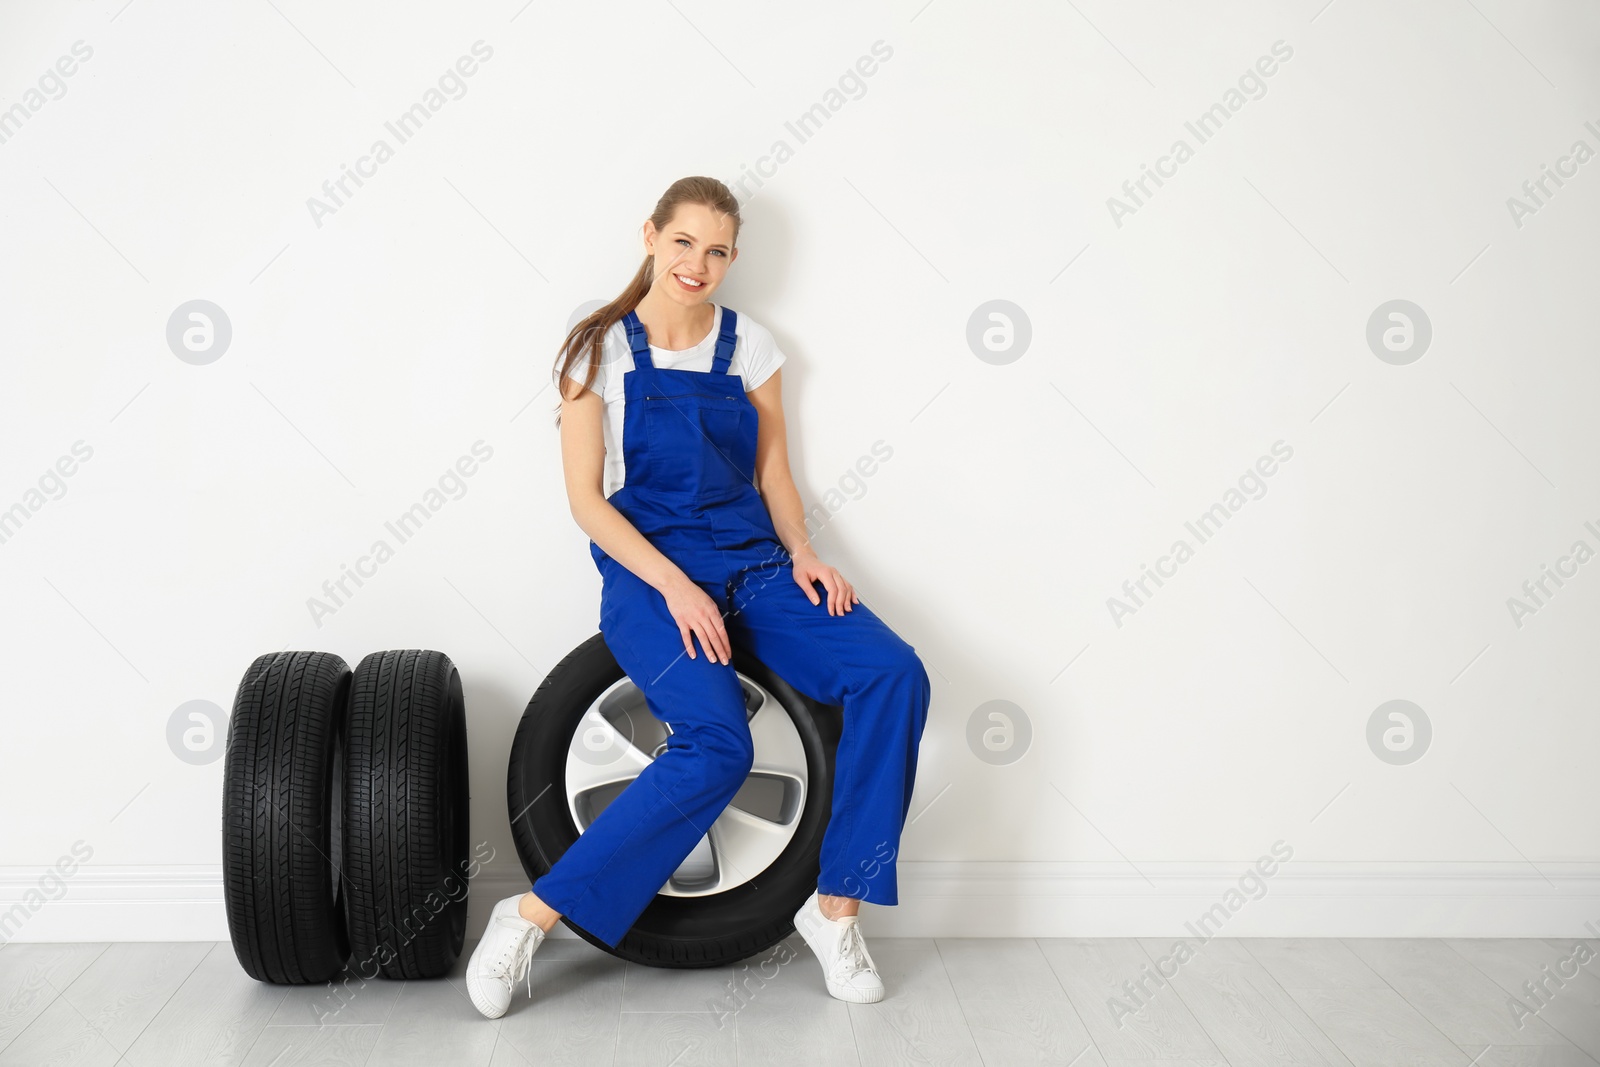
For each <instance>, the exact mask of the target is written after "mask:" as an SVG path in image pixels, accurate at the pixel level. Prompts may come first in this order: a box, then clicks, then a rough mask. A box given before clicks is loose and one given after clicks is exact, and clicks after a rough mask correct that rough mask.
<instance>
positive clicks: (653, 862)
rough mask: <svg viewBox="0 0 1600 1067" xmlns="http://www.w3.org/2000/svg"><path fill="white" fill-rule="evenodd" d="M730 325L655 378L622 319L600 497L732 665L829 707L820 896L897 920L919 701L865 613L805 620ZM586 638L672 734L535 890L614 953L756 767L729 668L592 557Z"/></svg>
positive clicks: (915, 684) (808, 614)
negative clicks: (626, 368)
mask: <svg viewBox="0 0 1600 1067" xmlns="http://www.w3.org/2000/svg"><path fill="white" fill-rule="evenodd" d="M736 322H737V317H736V316H735V314H734V312H733V311H732V310H731V309H729V308H726V307H724V308H723V309H722V328H721V330H720V331H719V333H718V336H717V343H716V355H715V357H714V359H713V361H712V368H711V370H710V371H688V370H674V369H668V368H657V367H656V366H655V365H654V364H653V363H652V362H651V360H650V346H649V343H648V340H647V337H646V334H645V329H644V326H643V324H642V323H641V322H640V321H639V317H638V316H637V315H636V314H635V313H634V312H632V311H629V312H628V314H627V316H626V317H625V318H624V319H623V324H624V326H625V328H626V330H627V335H628V343H629V347H630V348H631V349H632V350H633V362H634V370H632V371H630V372H628V373H627V374H625V375H624V376H623V379H622V381H623V389H624V396H625V398H626V402H625V405H624V408H623V427H622V438H623V440H622V448H623V457H624V468H625V479H624V484H623V485H622V487H621V488H619V489H617V491H616V492H614V493H613V494H612V495H611V496H610V497H609V498H608V499H609V500H610V502H611V503H612V504H613V505H614V506H615V507H616V508H617V510H619V511H621V512H622V514H623V515H625V516H626V517H627V518H628V520H629V521H630V522H632V523H633V525H634V526H635V527H636V528H637V529H638V530H639V532H640V533H641V534H643V535H644V536H645V538H646V539H648V540H649V541H650V542H651V544H653V545H655V547H656V548H657V549H659V550H660V551H661V552H662V554H663V555H665V556H666V557H667V558H668V559H670V560H672V561H673V562H674V563H676V564H677V565H678V566H679V567H681V568H682V569H683V571H684V573H685V574H687V575H688V576H689V578H690V579H691V580H693V581H694V583H695V584H696V585H698V586H699V587H700V588H701V589H703V590H705V591H706V593H707V594H708V595H709V596H710V597H711V598H712V600H713V601H715V602H716V604H717V607H718V609H719V610H720V611H721V612H722V613H723V626H724V628H725V629H726V630H727V632H728V640H729V643H730V644H731V645H732V647H734V648H735V649H740V648H742V649H746V650H748V651H749V652H750V653H751V654H753V655H754V656H755V657H756V658H757V659H759V660H760V661H761V662H762V663H764V664H766V665H767V666H768V667H769V668H771V669H772V670H773V671H774V672H776V673H777V674H778V676H779V677H781V678H783V679H784V680H785V681H786V682H788V683H789V684H790V685H792V686H793V687H794V688H795V689H797V690H799V691H800V692H801V693H804V694H805V695H806V696H808V697H811V698H812V699H814V700H817V701H820V702H822V703H824V704H829V705H835V706H842V708H843V730H842V733H841V735H840V738H839V744H838V748H837V751H836V755H835V769H834V785H833V809H832V815H831V817H830V821H829V823H828V828H827V830H826V831H825V833H824V835H823V841H822V854H821V870H820V873H819V875H818V879H817V887H818V890H819V891H820V892H822V893H826V894H832V895H837V896H849V897H857V898H859V899H862V900H866V901H869V902H871V903H874V904H898V903H899V888H898V885H897V882H896V879H895V862H894V861H895V859H896V858H897V857H898V855H899V851H900V830H901V828H902V827H903V826H904V824H905V819H906V816H907V814H908V813H909V810H910V806H911V790H912V785H913V781H914V778H915V775H916V768H917V746H918V744H919V743H920V741H921V738H922V730H923V726H924V724H925V723H926V721H927V715H928V705H929V702H930V699H931V689H930V686H929V683H928V675H927V672H926V671H925V670H924V669H923V665H922V661H921V660H920V659H919V658H918V657H917V655H916V652H915V651H914V650H913V649H912V646H911V645H909V644H907V643H906V642H905V641H904V640H902V639H901V638H900V637H899V636H898V635H897V634H895V632H894V631H893V630H891V629H890V628H889V627H888V626H887V625H886V624H885V623H884V622H883V621H882V620H881V619H879V618H878V616H877V615H875V614H874V613H873V612H872V611H871V610H870V609H869V608H868V607H867V606H866V604H864V603H860V604H856V605H854V607H853V608H852V609H851V610H850V611H848V612H845V613H844V614H842V615H829V614H828V596H827V590H826V589H825V588H824V587H823V586H822V584H821V583H820V582H817V583H814V588H815V590H816V592H817V594H818V596H819V599H820V600H821V603H819V604H812V603H811V601H810V599H809V598H808V597H807V596H806V594H805V593H804V591H802V590H801V588H800V586H799V584H798V583H797V582H795V580H794V577H793V573H792V571H791V564H792V560H791V559H790V556H789V553H788V551H787V550H786V549H785V548H784V547H783V543H782V542H781V541H780V540H779V539H778V536H777V533H776V532H775V531H774V529H773V526H772V518H771V516H770V515H769V514H768V512H767V508H766V504H765V502H764V501H763V500H762V499H761V496H760V494H759V493H758V492H757V491H756V487H755V483H754V477H755V460H756V429H757V422H758V418H759V415H758V412H757V411H756V409H755V405H754V404H752V403H751V402H750V399H749V397H747V396H746V395H745V391H744V380H743V379H742V378H741V377H739V376H738V375H734V374H729V373H728V365H729V363H730V361H731V360H732V358H733V349H734V343H735V334H734V326H735V323H736ZM589 549H590V555H591V556H592V557H593V558H594V561H595V565H596V566H597V567H598V568H599V569H600V576H601V592H600V631H601V633H602V634H603V635H604V637H605V641H606V644H607V646H608V647H609V648H610V649H611V652H612V655H614V656H615V657H616V660H617V663H618V665H620V666H621V667H622V669H623V670H624V671H625V672H627V675H628V677H629V678H630V679H631V680H632V681H633V682H634V683H635V684H636V685H637V686H638V687H639V688H640V689H641V690H642V691H643V693H644V696H645V701H646V706H647V707H648V708H649V709H650V712H651V714H652V715H654V716H655V717H656V718H657V719H660V720H662V721H663V722H665V723H667V724H668V725H670V726H671V728H672V732H671V734H670V735H669V736H668V739H667V748H666V751H665V752H663V753H662V754H661V755H660V756H657V757H656V759H655V760H654V761H653V762H651V763H650V764H649V765H648V766H647V767H646V768H645V769H644V771H642V772H641V773H640V774H639V776H638V777H637V778H636V779H634V781H632V782H631V783H629V785H628V786H627V788H626V789H624V790H623V791H622V792H621V793H620V794H619V795H618V796H617V797H616V798H615V799H614V800H612V802H611V803H610V804H609V805H607V806H606V808H605V809H604V810H603V811H602V812H601V813H600V814H599V816H598V817H596V818H595V820H594V822H592V823H591V824H590V825H589V826H588V828H587V829H585V830H584V831H583V833H582V834H580V835H579V837H578V840H577V841H575V842H574V843H573V844H572V845H571V846H570V847H569V848H568V849H567V850H566V852H564V853H563V854H562V855H561V856H560V857H559V858H558V859H557V860H556V862H555V863H554V864H553V865H552V866H551V869H550V870H549V871H548V872H546V873H545V874H544V875H542V876H541V877H540V878H539V879H538V880H537V881H535V882H534V883H533V891H534V892H535V893H536V894H538V896H539V898H540V899H541V900H543V901H544V902H545V903H546V904H548V905H549V906H550V907H552V908H554V909H555V910H556V911H558V912H560V913H561V914H562V915H564V916H566V917H568V918H570V919H571V920H572V921H573V922H574V923H576V924H577V925H578V926H580V927H582V928H583V929H584V930H586V931H588V932H589V933H590V934H591V935H593V936H595V937H596V938H599V939H600V940H602V941H604V942H605V943H606V944H608V945H610V946H612V947H613V948H614V947H616V945H617V944H618V943H619V942H620V941H621V940H622V937H623V935H624V934H626V933H627V932H628V930H629V928H631V927H632V926H633V924H634V921H635V920H636V919H638V917H639V915H640V913H641V912H643V911H644V909H645V908H646V907H647V906H648V905H649V904H650V902H651V900H653V899H654V897H655V895H656V894H657V893H658V892H659V891H660V890H661V888H662V886H664V885H666V883H667V880H668V878H670V877H671V875H672V873H673V872H674V871H675V870H677V868H678V866H679V865H680V864H681V863H682V862H683V861H684V859H685V858H686V857H687V856H688V855H689V853H690V852H691V851H692V850H693V849H694V847H695V845H696V844H698V843H699V841H700V839H701V838H702V837H704V836H705V834H706V832H707V830H708V829H709V828H710V826H711V824H712V822H713V821H715V820H716V818H717V816H718V815H720V814H721V813H722V811H723V809H724V808H726V807H727V805H728V802H729V801H731V800H732V799H733V796H734V794H735V793H737V792H738V791H739V787H740V786H741V785H743V784H744V781H745V778H746V776H747V775H748V774H749V772H750V769H751V766H752V764H753V759H754V750H753V747H752V742H751V736H750V727H749V725H748V723H747V721H746V711H745V702H744V694H743V692H742V691H741V689H740V687H739V682H738V679H737V677H736V675H735V673H734V667H733V665H732V664H721V663H717V662H715V661H714V660H712V658H711V657H710V656H709V655H707V654H706V652H705V650H704V648H703V647H701V646H700V642H699V638H698V637H697V636H695V635H692V634H691V638H690V639H691V640H693V641H694V642H695V645H696V649H695V657H694V658H693V659H691V658H690V657H689V656H688V655H687V654H686V653H685V651H684V647H683V638H682V637H681V636H680V634H679V631H678V625H677V623H676V622H675V621H674V620H673V618H672V614H671V613H670V612H669V611H668V610H667V604H666V599H665V598H664V597H663V596H662V595H661V593H660V592H658V591H657V590H656V589H655V588H654V587H652V586H650V585H649V584H648V583H646V582H645V581H644V580H643V579H641V578H639V577H638V576H637V575H635V574H634V573H633V572H632V571H630V570H628V569H627V568H626V567H624V566H623V565H622V564H620V563H618V562H617V561H616V560H614V559H612V558H611V557H610V556H608V555H606V553H605V552H604V551H602V550H601V548H600V546H599V545H597V544H595V543H594V542H592V541H591V542H590V545H589Z"/></svg>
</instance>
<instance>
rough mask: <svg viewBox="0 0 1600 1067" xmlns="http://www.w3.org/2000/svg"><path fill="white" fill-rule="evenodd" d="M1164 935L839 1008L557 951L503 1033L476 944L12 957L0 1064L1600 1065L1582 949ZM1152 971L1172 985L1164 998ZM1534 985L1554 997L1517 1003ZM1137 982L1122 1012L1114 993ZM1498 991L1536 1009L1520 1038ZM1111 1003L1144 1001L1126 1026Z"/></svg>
mask: <svg viewBox="0 0 1600 1067" xmlns="http://www.w3.org/2000/svg"><path fill="white" fill-rule="evenodd" d="M1172 944H1173V942H1172V941H1171V940H1170V939H1163V938H1148V939H1138V940H1132V939H1117V938H1038V939H1028V938H1017V939H1005V940H995V939H962V938H878V939H874V938H872V937H871V935H870V933H869V934H868V947H869V948H870V950H871V952H872V954H873V957H874V958H875V960H876V961H877V963H878V968H879V971H880V973H881V974H882V975H883V978H884V983H885V984H886V985H887V986H888V991H889V995H888V997H887V998H886V999H885V1000H884V1001H882V1002H881V1003H878V1004H848V1005H847V1004H843V1003H841V1002H839V1001H836V1000H833V999H831V998H830V997H829V996H828V995H827V992H826V991H825V990H824V988H823V985H822V972H821V967H820V965H819V964H818V963H817V961H816V958H815V957H814V956H812V955H811V953H810V951H809V950H808V949H807V948H806V947H805V945H804V943H803V942H801V941H800V940H799V938H798V937H791V938H789V939H788V940H786V941H784V942H782V943H780V944H779V945H778V946H776V947H774V948H773V949H770V950H769V951H768V952H766V953H763V954H761V955H760V956H757V957H753V958H751V959H749V960H746V961H743V962H742V963H741V964H740V965H738V966H736V967H727V968H721V969H718V970H712V971H668V970H660V969H656V968H650V967H640V966H636V965H633V964H626V963H623V962H621V961H619V960H617V959H615V958H613V957H611V956H608V955H606V954H605V953H603V952H601V951H600V950H598V949H596V948H594V947H593V946H591V945H589V944H588V943H587V942H583V941H577V940H573V939H567V938H556V939H551V940H548V941H546V942H545V943H544V944H543V945H542V946H541V947H540V949H539V951H538V953H537V954H536V955H535V957H534V963H533V998H532V999H531V1000H530V999H529V998H528V994H527V991H526V990H527V986H526V984H524V985H523V986H521V987H519V988H518V991H517V994H516V996H515V998H514V999H513V1000H512V1005H511V1010H510V1011H509V1012H507V1013H506V1015H505V1017H504V1018H502V1019H498V1020H489V1019H485V1018H483V1017H482V1016H480V1015H479V1014H478V1013H477V1012H476V1011H475V1010H474V1009H473V1007H472V1004H471V1002H469V1001H468V1000H467V996H466V992H465V989H464V987H463V985H462V982H461V974H462V973H463V971H464V970H465V967H466V963H467V959H468V957H469V956H470V954H471V951H472V948H473V947H474V945H475V942H473V941H469V942H468V943H467V945H466V949H465V951H464V952H463V953H462V956H461V958H460V960H459V961H458V962H457V965H456V968H455V971H454V973H453V974H452V975H451V976H450V977H448V978H445V979H439V980H435V981H425V982H423V981H418V982H389V981H383V980H372V981H367V982H363V981H362V980H361V977H360V976H359V975H349V976H348V977H347V979H346V981H345V982H344V983H342V984H341V986H340V987H339V989H338V990H337V991H335V990H332V989H330V987H329V986H319V987H286V986H269V985H264V984H261V983H258V982H255V981H253V980H251V979H250V978H248V977H246V975H245V973H244V971H243V970H241V969H240V967H239V964H238V961H237V960H236V959H235V958H234V955H233V949H232V946H231V945H230V944H229V943H227V942H173V943H132V942H125V943H114V944H105V943H99V944H9V945H6V946H5V947H4V948H3V949H0V1067H9V1065H12V1064H18V1065H25V1067H65V1065H68V1064H74V1065H76V1064H85V1065H105V1067H111V1065H115V1064H126V1065H129V1067H158V1065H159V1067H184V1065H189V1064H193V1065H196V1067H199V1065H205V1067H215V1065H225V1064H240V1065H247V1067H290V1065H291V1064H313V1063H314V1064H330V1065H343V1064H349V1065H360V1064H371V1065H374V1067H383V1065H389V1064H402V1065H410V1064H416V1065H426V1067H433V1065H449V1067H531V1065H540V1067H542V1065H546V1064H578V1065H581V1067H603V1065H606V1064H618V1065H622V1064H659V1065H668V1064H670V1065H673V1067H689V1065H691V1064H744V1065H748V1067H757V1065H759V1067H769V1065H773V1067H777V1065H784V1064H795V1065H801V1064H804V1065H806V1067H812V1065H825V1064H863V1065H867V1067H877V1065H889V1064H903V1063H935V1064H950V1065H961V1064H975V1065H987V1067H1011V1065H1014V1064H1035V1063H1049V1064H1063V1065H1066V1064H1070V1065H1073V1067H1135V1065H1137V1067H1194V1065H1205V1067H1214V1065H1221V1064H1229V1065H1232V1067H1254V1065H1275V1067H1311V1065H1325V1064H1338V1065H1341V1067H1343V1065H1349V1067H1374V1065H1381V1067H1388V1065H1391V1064H1393V1065H1402V1064H1403V1065H1407V1067H1422V1065H1432V1064H1454V1065H1462V1067H1464V1065H1467V1064H1472V1063H1476V1064H1481V1065H1484V1067H1512V1065H1517V1067H1524V1065H1525V1067H1535V1065H1536V1067H1576V1065H1579V1064H1582V1065H1584V1067H1595V1065H1596V1063H1597V1061H1600V977H1596V974H1597V973H1600V960H1592V961H1591V962H1590V963H1589V965H1588V966H1587V967H1584V968H1582V970H1581V971H1580V972H1579V973H1578V974H1577V975H1575V976H1574V977H1571V978H1567V979H1565V980H1564V984H1563V985H1561V986H1560V987H1557V985H1556V983H1555V981H1554V980H1551V979H1549V978H1547V977H1546V976H1547V975H1552V974H1556V973H1557V971H1556V965H1557V961H1559V960H1560V959H1561V958H1562V957H1563V956H1566V955H1568V954H1569V953H1570V952H1571V950H1572V948H1573V946H1574V945H1575V944H1576V942H1562V941H1537V940H1363V939H1353V938H1346V939H1343V940H1337V939H1290V940H1280V939H1270V938H1217V939H1214V940H1212V941H1210V942H1207V943H1205V944H1203V945H1199V946H1198V947H1197V948H1196V950H1195V951H1194V953H1193V954H1192V955H1190V956H1188V957H1187V958H1185V959H1183V960H1182V961H1181V962H1179V963H1177V965H1176V967H1177V969H1176V973H1174V971H1173V967H1174V963H1173V962H1171V961H1170V957H1169V954H1170V952H1171V950H1172ZM1590 947H1591V949H1592V948H1593V942H1590ZM1164 958H1167V959H1168V960H1169V962H1166V963H1165V964H1164V970H1165V972H1166V973H1167V974H1168V975H1171V976H1172V977H1171V980H1170V981H1164V982H1160V983H1159V984H1158V983H1157V982H1156V981H1155V980H1154V979H1152V978H1151V977H1150V976H1151V975H1154V974H1156V973H1157V971H1156V963H1157V961H1158V960H1161V959H1164ZM1547 967H1548V968H1549V970H1545V968H1547ZM1541 978H1544V979H1545V981H1546V988H1547V989H1548V990H1549V995H1548V996H1547V998H1546V1003H1544V1004H1543V1005H1542V1006H1540V1005H1538V1004H1537V1003H1536V1002H1535V1001H1533V1000H1532V999H1531V998H1530V997H1529V996H1528V994H1527V992H1526V990H1524V988H1523V983H1524V982H1528V981H1532V982H1535V983H1537V982H1539V981H1540V980H1541ZM1141 979H1143V982H1144V988H1145V990H1146V991H1147V993H1148V995H1146V994H1140V997H1141V1002H1142V1003H1139V1004H1136V1003H1135V1002H1133V1001H1132V999H1131V998H1130V997H1129V995H1128V993H1127V991H1126V990H1127V987H1125V986H1124V983H1125V982H1131V983H1138V982H1139V981H1140V980H1141ZM1512 994H1517V995H1518V996H1519V997H1520V999H1521V1000H1522V1001H1523V1002H1524V1003H1525V1004H1527V1005H1528V1007H1529V1008H1530V1009H1531V1008H1534V1007H1538V1009H1539V1010H1538V1012H1537V1014H1536V1015H1534V1016H1533V1017H1532V1018H1529V1019H1527V1020H1525V1022H1524V1024H1523V1025H1521V1026H1518V1025H1517V1024H1516V1023H1515V1022H1514V1021H1513V1016H1512V1012H1511V1008H1510V1003H1511V996H1512ZM1114 997H1119V998H1122V999H1123V1000H1124V1001H1125V1002H1126V1003H1127V1004H1128V1006H1129V1007H1138V1008H1139V1010H1138V1011H1137V1012H1134V1013H1132V1014H1128V1015H1126V1016H1125V1017H1124V1018H1123V1019H1121V1020H1119V1019H1118V1018H1117V1017H1115V1016H1114V1015H1113V1013H1112V998H1114ZM1119 1021H1120V1022H1121V1023H1122V1025H1119Z"/></svg>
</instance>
